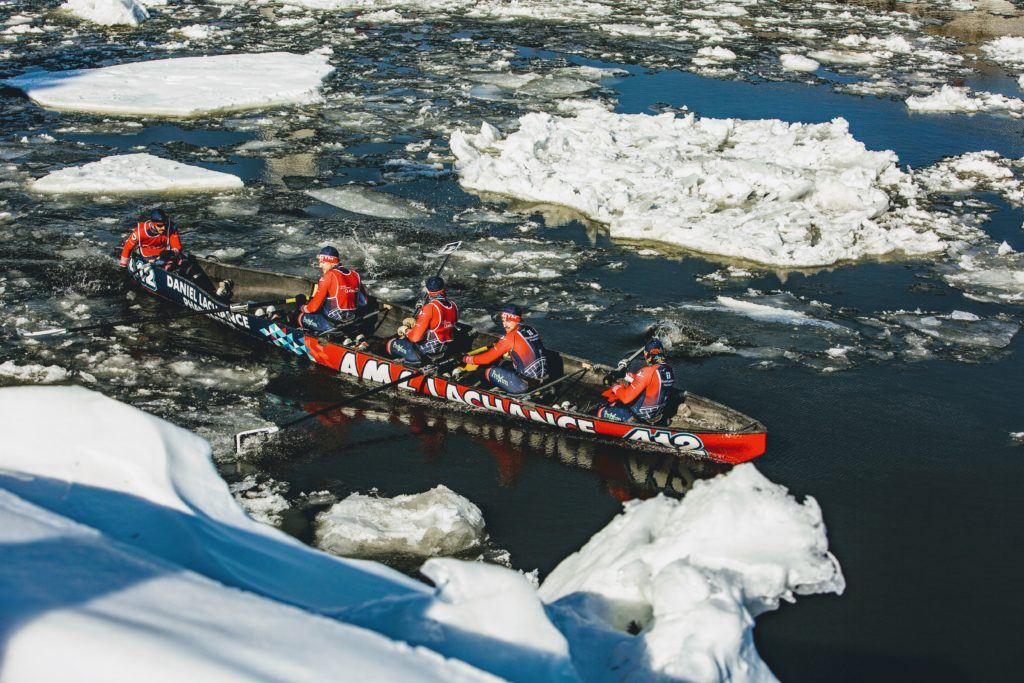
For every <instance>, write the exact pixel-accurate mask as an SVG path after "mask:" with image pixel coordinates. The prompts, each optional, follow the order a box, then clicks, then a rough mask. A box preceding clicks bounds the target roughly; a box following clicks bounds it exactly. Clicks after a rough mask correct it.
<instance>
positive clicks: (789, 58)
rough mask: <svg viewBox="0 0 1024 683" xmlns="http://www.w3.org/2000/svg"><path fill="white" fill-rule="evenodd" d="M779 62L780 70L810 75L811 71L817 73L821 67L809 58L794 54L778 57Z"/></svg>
mask: <svg viewBox="0 0 1024 683" xmlns="http://www.w3.org/2000/svg"><path fill="white" fill-rule="evenodd" d="M779 61H780V62H781V63H782V68H783V69H785V70H786V71H803V72H806V73H810V72H812V71H817V70H818V68H819V67H820V66H821V64H819V63H818V62H816V61H814V60H813V59H811V58H810V57H804V56H803V55H795V54H784V55H780V56H779Z"/></svg>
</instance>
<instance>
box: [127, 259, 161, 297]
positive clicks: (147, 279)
mask: <svg viewBox="0 0 1024 683" xmlns="http://www.w3.org/2000/svg"><path fill="white" fill-rule="evenodd" d="M131 270H132V274H133V275H135V277H136V278H138V280H139V282H141V283H142V284H143V286H145V287H146V288H147V289H151V290H153V291H154V292H155V291H156V273H155V272H153V264H151V263H146V262H145V261H141V260H138V259H132V262H131Z"/></svg>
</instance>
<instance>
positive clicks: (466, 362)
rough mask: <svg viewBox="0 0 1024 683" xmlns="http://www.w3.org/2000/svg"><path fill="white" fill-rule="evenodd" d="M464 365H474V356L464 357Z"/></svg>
mask: <svg viewBox="0 0 1024 683" xmlns="http://www.w3.org/2000/svg"><path fill="white" fill-rule="evenodd" d="M462 364H463V365H473V356H463V357H462Z"/></svg>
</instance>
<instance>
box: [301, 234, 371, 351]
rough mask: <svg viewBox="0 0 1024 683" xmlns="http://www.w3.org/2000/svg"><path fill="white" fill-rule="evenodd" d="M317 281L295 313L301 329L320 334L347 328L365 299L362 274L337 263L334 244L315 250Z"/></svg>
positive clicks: (364, 304)
mask: <svg viewBox="0 0 1024 683" xmlns="http://www.w3.org/2000/svg"><path fill="white" fill-rule="evenodd" d="M316 260H317V267H319V268H320V273H321V276H320V281H319V282H318V283H317V285H316V291H315V292H314V294H313V298H312V299H310V300H309V301H308V302H307V303H306V304H305V305H304V306H303V307H302V310H301V312H300V313H299V325H301V326H302V329H304V330H308V331H310V332H313V333H314V334H322V333H324V332H327V331H328V330H331V329H334V328H340V329H341V330H342V331H343V332H345V333H348V332H352V331H354V330H347V329H346V327H349V326H352V324H353V323H355V322H357V320H358V318H359V309H360V308H363V307H365V306H366V304H367V301H368V300H369V299H368V297H367V294H366V290H365V289H364V288H363V281H362V278H360V277H359V273H357V272H356V271H354V270H352V269H350V268H345V267H343V266H342V265H341V255H340V254H339V253H338V250H337V249H335V248H334V247H324V248H323V249H321V250H320V253H319V254H317V257H316Z"/></svg>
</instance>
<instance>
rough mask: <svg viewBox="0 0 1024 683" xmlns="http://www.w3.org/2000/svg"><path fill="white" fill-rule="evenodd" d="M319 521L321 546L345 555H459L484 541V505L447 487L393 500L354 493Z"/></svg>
mask: <svg viewBox="0 0 1024 683" xmlns="http://www.w3.org/2000/svg"><path fill="white" fill-rule="evenodd" d="M316 524H317V531H316V544H317V547H319V548H322V549H323V550H326V551H328V552H330V553H333V554H335V555H341V556H342V557H363V558H369V557H382V556H388V555H396V554H398V555H416V556H421V557H432V556H437V555H456V554H458V553H460V552H463V551H465V550H469V549H471V548H475V547H478V546H480V545H481V543H482V542H483V539H484V516H483V513H482V512H480V508H478V507H477V506H476V505H474V504H473V503H472V501H470V500H468V499H466V498H464V497H463V496H460V495H459V494H457V493H455V492H454V491H452V490H451V489H450V488H448V487H447V486H443V485H438V486H435V487H434V488H432V489H430V490H429V491H425V492H423V493H417V494H411V495H404V496H395V497H394V498H378V497H376V496H367V495H363V494H359V493H353V494H352V495H351V496H349V497H348V498H346V499H345V500H343V501H341V502H339V503H335V504H334V505H333V506H331V508H330V509H329V510H326V511H324V512H322V513H320V514H319V515H317V520H316Z"/></svg>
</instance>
